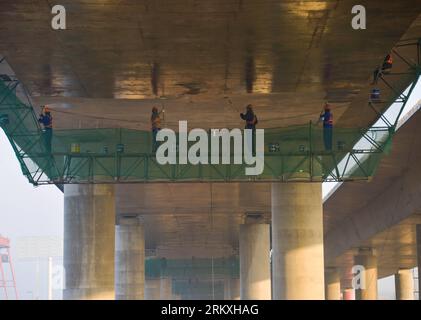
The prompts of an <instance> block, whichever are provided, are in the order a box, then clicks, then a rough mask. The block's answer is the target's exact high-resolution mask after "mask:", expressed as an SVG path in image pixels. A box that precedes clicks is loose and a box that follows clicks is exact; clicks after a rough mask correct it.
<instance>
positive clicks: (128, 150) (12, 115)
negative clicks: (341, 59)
mask: <svg viewBox="0 0 421 320" xmlns="http://www.w3.org/2000/svg"><path fill="white" fill-rule="evenodd" d="M408 45H409V44H408ZM414 45H416V48H417V54H418V56H419V50H420V42H419V41H418V42H416V43H414ZM399 57H400V58H402V59H404V61H405V63H406V64H407V65H408V71H407V72H405V77H406V79H407V78H408V77H410V79H411V81H412V82H411V85H410V87H409V89H408V90H407V92H406V93H403V92H402V90H400V91H398V90H397V89H395V88H394V87H393V85H391V84H390V83H389V82H387V80H386V77H388V76H394V75H386V74H384V75H381V77H380V78H381V79H382V81H383V82H384V83H386V84H387V87H389V88H390V90H391V94H392V96H393V98H394V99H393V101H390V104H392V103H400V104H401V107H400V108H401V109H400V110H399V112H398V115H397V118H396V121H390V120H387V119H384V126H375V127H374V126H373V127H371V128H339V127H335V128H334V129H333V138H332V148H331V149H329V150H326V148H325V144H324V139H323V134H324V133H323V128H322V127H321V126H318V125H315V124H313V123H309V124H306V125H301V126H293V127H284V128H275V129H265V133H264V143H265V145H264V169H263V172H262V173H261V174H259V175H253V176H252V175H246V174H245V168H246V167H250V166H249V165H246V164H234V161H233V160H232V159H231V161H230V163H231V164H210V163H211V161H210V159H209V161H208V163H209V164H200V163H199V164H196V165H193V164H165V165H162V164H159V163H158V161H157V159H156V155H155V153H153V152H152V135H151V133H150V132H148V131H140V130H130V129H124V128H98V129H97V128H95V129H71V130H70V129H69V130H54V134H53V138H52V142H51V150H50V147H49V146H48V145H47V144H46V139H45V136H44V133H43V130H42V129H41V127H40V125H39V123H38V120H37V117H36V114H35V111H34V108H33V107H32V105H31V102H30V99H29V97H28V98H27V102H23V99H22V92H23V93H24V94H26V90H24V89H22V87H21V84H20V82H19V81H18V80H17V79H15V78H10V77H9V78H8V77H2V79H1V80H0V126H1V128H2V129H3V131H4V132H5V134H6V136H7V138H8V139H9V141H10V143H11V145H12V148H13V150H14V152H15V154H16V157H17V159H18V161H19V163H20V166H21V169H22V172H23V174H24V175H25V176H26V177H27V179H28V180H29V182H30V183H32V184H34V185H42V184H57V185H62V184H72V183H77V184H83V183H89V184H92V183H140V182H207V181H211V182H248V181H254V182H277V181H279V182H289V181H298V182H314V181H320V182H322V181H337V182H344V181H352V180H368V179H370V178H371V177H373V175H374V174H375V171H376V168H377V166H378V165H379V162H380V160H381V158H382V156H383V155H384V154H386V153H387V152H388V151H389V150H390V146H391V142H392V137H393V135H394V133H395V128H396V124H397V120H398V118H399V116H400V114H401V112H402V110H403V108H404V107H405V105H406V103H407V101H408V99H409V96H410V95H411V93H412V90H413V89H414V87H415V85H416V83H417V81H418V78H419V75H420V67H419V58H418V60H416V61H417V62H414V63H412V62H413V61H414V60H411V61H412V62H408V60H407V59H405V58H403V57H401V56H399ZM19 88H21V94H19V93H18V90H19ZM390 104H389V105H390ZM369 105H370V106H371V107H372V108H373V110H375V111H376V112H378V118H379V119H382V117H383V115H382V112H380V111H378V110H377V109H376V108H375V105H374V103H372V101H370V102H369ZM209 135H210V132H209ZM208 140H209V141H210V139H208ZM231 150H233V148H231ZM233 156H234V155H233V154H232V153H231V158H233ZM209 158H210V155H209Z"/></svg>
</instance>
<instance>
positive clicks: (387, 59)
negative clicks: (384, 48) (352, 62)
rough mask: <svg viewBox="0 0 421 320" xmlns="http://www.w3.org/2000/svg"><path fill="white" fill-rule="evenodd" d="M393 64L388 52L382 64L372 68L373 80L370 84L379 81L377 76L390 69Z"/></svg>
mask: <svg viewBox="0 0 421 320" xmlns="http://www.w3.org/2000/svg"><path fill="white" fill-rule="evenodd" d="M392 66H393V58H392V55H391V54H390V53H389V54H388V55H387V56H386V57H385V58H384V60H383V65H382V66H381V68H380V67H379V68H377V69H376V70H374V74H373V82H372V83H371V84H377V82H378V81H379V77H380V76H381V75H382V74H383V72H384V71H386V70H389V69H392Z"/></svg>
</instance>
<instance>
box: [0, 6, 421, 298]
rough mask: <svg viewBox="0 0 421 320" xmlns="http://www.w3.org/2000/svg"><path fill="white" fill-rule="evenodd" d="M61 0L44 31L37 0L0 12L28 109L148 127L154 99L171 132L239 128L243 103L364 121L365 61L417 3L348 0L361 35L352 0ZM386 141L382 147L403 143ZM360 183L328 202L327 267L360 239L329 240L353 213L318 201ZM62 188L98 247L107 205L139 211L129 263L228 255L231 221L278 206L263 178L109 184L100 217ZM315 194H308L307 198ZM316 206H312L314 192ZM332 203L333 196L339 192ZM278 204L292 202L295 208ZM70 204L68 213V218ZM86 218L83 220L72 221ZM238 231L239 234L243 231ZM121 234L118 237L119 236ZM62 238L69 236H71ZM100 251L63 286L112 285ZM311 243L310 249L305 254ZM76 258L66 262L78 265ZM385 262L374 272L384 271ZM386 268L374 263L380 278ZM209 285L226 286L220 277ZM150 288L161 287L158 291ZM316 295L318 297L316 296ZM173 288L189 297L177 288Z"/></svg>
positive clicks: (412, 22) (406, 27)
mask: <svg viewBox="0 0 421 320" xmlns="http://www.w3.org/2000/svg"><path fill="white" fill-rule="evenodd" d="M61 4H62V5H64V6H65V7H66V9H67V26H68V29H67V30H64V31H53V30H51V28H50V20H51V14H50V8H49V7H48V3H47V2H44V1H39V2H38V1H35V2H28V1H19V2H10V1H2V2H1V5H2V10H1V12H0V39H1V41H0V53H1V54H2V55H3V56H5V58H6V60H7V62H8V63H9V64H10V65H11V67H12V68H13V70H14V71H15V73H16V75H17V77H18V78H19V79H20V80H21V81H22V82H23V83H24V84H25V86H26V87H27V88H28V90H29V92H30V94H31V96H32V98H33V100H34V102H35V104H36V105H41V104H48V105H49V106H50V107H51V109H52V110H53V115H54V119H55V126H56V128H60V129H71V128H103V127H124V128H132V129H146V130H148V129H149V116H150V110H151V107H152V106H153V105H158V106H160V107H164V108H165V111H166V112H165V118H164V121H163V124H164V125H165V126H166V127H170V128H177V126H178V120H187V121H188V122H189V127H190V128H194V127H200V128H219V127H227V128H234V127H240V128H241V127H243V125H244V124H243V123H242V122H241V120H240V119H239V112H241V111H243V109H244V106H245V105H246V104H248V103H252V104H253V105H254V108H255V111H256V113H257V115H258V117H259V127H261V128H273V127H284V126H290V125H297V124H305V123H308V122H309V121H310V120H313V121H315V120H317V118H318V115H319V113H320V111H321V109H322V105H323V103H324V102H325V101H326V100H328V101H330V102H331V103H332V104H333V106H334V109H333V112H334V116H335V123H336V125H338V126H345V127H359V126H369V125H370V124H371V123H373V122H374V121H375V120H376V118H377V115H376V114H375V113H374V112H373V111H372V110H371V109H370V108H369V107H368V106H367V103H366V102H367V96H368V94H369V91H370V90H371V87H370V86H369V83H370V82H371V77H372V72H373V69H374V68H375V67H376V66H378V65H379V64H380V63H381V62H382V61H383V58H384V56H385V54H387V53H388V52H389V50H390V49H391V48H392V47H393V46H394V45H395V44H396V43H397V42H398V41H399V40H400V39H412V38H419V37H420V36H421V31H420V28H419V26H420V19H419V18H418V19H417V17H418V15H419V13H420V11H421V4H420V2H419V1H415V0H406V1H399V2H390V3H387V5H386V4H385V3H384V1H380V0H378V1H377V0H376V1H360V2H359V3H358V4H361V5H364V6H365V7H366V9H367V26H368V28H367V29H366V30H362V31H355V30H353V29H352V28H351V19H352V15H351V8H352V6H353V5H354V4H355V3H354V1H350V0H345V1H301V2H299V3H297V2H296V1H260V0H254V1H241V0H229V1H226V0H224V1H212V2H206V3H205V2H198V1H193V0H189V1H187V0H183V1H144V2H134V1H119V2H112V1H102V2H97V1H75V0H72V1H70V0H69V1H62V2H61ZM403 50H404V51H405V49H403ZM395 61H396V63H395V65H394V71H395V70H396V72H399V71H400V70H403V69H404V68H405V65H404V63H403V62H402V61H399V59H396V58H395ZM392 83H393V84H394V85H396V86H398V87H399V88H400V89H403V88H405V87H406V86H407V85H408V84H409V80H408V79H406V78H405V77H397V78H396V80H392ZM379 87H380V88H381V89H382V91H383V92H384V98H385V100H387V98H389V97H390V96H392V94H391V93H388V91H387V90H386V89H385V88H384V86H383V85H379ZM386 106H387V105H386V104H384V105H380V106H379V108H380V109H384V108H385V107H386ZM403 132H405V128H404V129H403ZM402 135H404V133H402V134H399V135H398V136H397V138H396V141H398V140H399V139H400V136H402ZM396 141H395V143H394V150H395V148H401V147H402V145H399V144H398V145H397V143H396ZM396 145H397V146H396ZM405 146H406V145H405ZM402 148H403V147H402ZM405 150H406V149H405ZM405 150H404V151H405ZM404 151H403V152H404ZM393 152H395V151H393ZM392 156H393V155H392ZM392 156H391V157H392ZM385 161H386V162H387V161H388V158H387V159H385ZM383 174H385V173H383ZM382 179H383V178H382V169H380V170H379V179H378V180H375V181H374V182H372V183H373V186H376V181H381V182H382V183H386V182H384V181H383V180H382ZM382 183H380V184H382ZM377 184H379V183H377ZM382 185H383V184H382ZM359 186H361V184H358V185H357V184H356V185H355V186H354V185H349V186H348V185H346V186H344V187H343V189H342V190H340V192H339V193H338V195H337V196H336V195H335V197H333V198H331V199H330V200H329V202H328V204H327V206H328V207H327V208H328V209H327V213H326V214H325V215H324V223H325V236H326V237H327V238H326V240H325V246H327V247H326V248H325V252H326V257H327V258H326V259H327V260H326V264H335V265H336V264H338V265H339V263H340V262H336V260H335V258H336V257H337V256H339V255H342V254H344V252H345V251H346V250H348V249H349V248H348V247H349V245H352V246H354V243H356V244H355V245H360V243H359V242H358V243H357V242H356V241H351V240H350V242H349V243H348V242H347V243H344V244H341V245H340V246H338V247H334V248H333V247H332V248H330V246H331V245H333V244H336V243H337V242H330V240H329V239H334V241H337V238H336V237H335V236H332V237H333V238H329V237H330V234H333V233H334V232H335V228H334V226H335V223H336V222H337V221H339V220H338V219H339V216H338V215H340V217H343V218H344V219H345V218H346V217H347V214H350V212H351V211H347V212H345V213H343V214H342V213H337V212H338V211H339V210H338V209H337V207H335V206H334V205H333V204H332V205H331V204H330V203H334V202H333V201H336V200H335V199H341V198H340V197H341V194H343V192H345V193H346V192H347V191H346V190H347V189H348V188H352V189H355V188H357V189H358V188H359ZM364 186H365V185H364ZM373 188H374V187H373ZM68 190H69V191H68V192H67V195H66V194H65V196H66V197H68V198H67V199H68V200H66V201H68V202H67V203H68V208H69V209H68V213H69V215H68V218H67V220H65V221H67V222H65V223H67V224H68V225H69V226H72V228H73V227H75V228H76V229H71V228H70V227H69V229H68V230H69V232H70V231H72V230H73V231H75V230H77V232H88V234H89V235H93V234H99V235H98V237H99V239H101V241H104V243H113V242H114V233H112V232H113V231H112V230H111V229H107V228H108V227H109V226H108V224H107V227H106V228H105V229H101V223H100V222H104V221H108V222H110V221H112V224H113V225H114V219H115V217H113V213H112V212H110V211H109V210H108V209H107V208H110V207H114V206H115V213H116V216H117V219H116V220H117V223H119V222H118V219H119V217H121V216H140V217H141V222H142V224H143V225H144V230H143V231H141V230H140V229H139V230H138V231H137V232H139V233H142V232H144V235H142V234H139V239H141V238H142V237H143V239H144V241H145V248H146V251H145V252H144V253H143V255H142V253H141V250H140V249H139V248H130V250H131V251H130V252H135V253H136V257H137V259H140V260H136V261H142V259H144V255H146V256H147V257H148V256H155V257H158V258H162V257H165V258H167V259H183V258H184V259H186V258H191V257H197V258H212V259H214V258H221V257H230V256H233V255H234V256H236V255H238V251H239V247H240V243H239V242H240V241H239V238H240V227H239V225H240V224H247V219H248V218H250V215H251V216H255V217H258V219H259V224H265V223H268V222H270V221H271V219H272V217H271V214H273V212H272V211H273V207H274V206H275V207H276V206H282V205H283V204H282V203H281V204H279V203H275V204H273V203H271V201H272V200H271V198H272V199H273V198H274V197H273V195H271V185H270V184H263V183H261V184H247V183H244V184H238V183H237V184H234V183H232V184H211V183H202V184H160V185H154V184H136V185H135V184H133V185H124V186H123V185H121V186H120V185H117V186H116V187H115V190H114V191H113V192H114V193H113V194H112V196H113V197H114V195H115V197H114V198H113V200H111V201H110V200H109V199H108V198H107V195H108V196H110V195H111V193H109V192H110V191H109V190H108V189H105V188H104V189H98V190H97V189H95V190H94V191H92V194H97V195H98V197H100V198H101V197H102V198H104V199H108V200H104V201H110V202H107V203H108V206H105V208H103V209H101V210H102V211H101V212H97V211H96V210H99V209H98V206H96V202H95V201H96V200H94V201H93V203H91V202H89V201H90V200H86V201H88V202H87V203H88V204H89V208H91V210H90V209H86V208H83V209H80V207H78V203H83V201H79V200H80V199H82V200H83V199H85V198H83V197H84V196H86V194H87V193H85V192H88V191H89V190H88V191H87V190H85V189H83V188H81V189H75V188H70V189H68ZM277 191H278V192H279V194H281V195H285V194H288V190H277ZM89 192H90V191H89ZM296 192H297V193H299V192H300V191H299V190H296ZM317 192H318V191H317V190H316V191H314V192H313V191H312V192H311V194H316V196H317V195H318V193H317ZM72 197H76V198H72ZM280 198H282V197H281V196H280ZM74 199H76V200H75V201H73V200H74ZM86 199H88V198H86ZM89 199H90V198H89ZM282 199H284V198H282ZM353 199H354V197H353ZM284 201H285V202H288V200H287V199H284ZM309 201H312V198H310V200H309ZM315 201H316V202H318V201H319V202H320V201H321V199H320V197H319V198H318V199H316V200H315ZM101 203H102V202H101ZM320 203H321V202H320ZM338 203H342V202H341V201H339V200H338ZM288 205H289V206H291V207H293V206H294V203H292V202H291V203H288ZM330 206H332V208H334V209H330ZM338 206H339V205H338ZM78 208H79V209H78ZM325 208H326V205H325ZM350 208H351V207H350ZM355 209H357V208H355ZM84 210H86V213H87V214H86V215H84V212H85V211H84ZM309 210H310V209H309ZM75 211H77V212H78V215H73V212H75ZM316 211H317V210H316ZM104 212H105V213H104ZM320 212H321V210H320ZM332 212H335V213H332ZM413 213H414V212H412V213H411V214H413ZM79 214H80V215H79ZM281 218H282V217H281ZM286 220H287V219H285V220H282V221H286ZM399 221H400V220H399ZM393 222H395V220H394V221H393ZM396 222H398V220H396ZM85 223H86V229H84V228H82V229H83V230H82V229H80V228H79V229H78V228H77V226H81V225H84V224H85ZM338 223H339V222H338ZM104 224H105V222H104ZM92 226H94V227H92ZM91 227H92V229H90V228H91ZM291 228H292V229H294V226H292V227H291ZM98 230H99V231H98ZM273 230H274V229H272V231H273ZM320 230H321V229H320V228H319V230H318V231H320ZM377 231H378V232H380V231H383V230H376V232H377ZM247 232H248V231H247V230H246V231H244V234H246V235H249V233H247ZM111 233H112V235H111ZM263 233H264V234H266V231H264V232H263ZM316 233H317V232H316ZM397 233H399V232H397ZM122 234H123V235H127V232H126V233H124V232H123V233H122ZM82 235H83V234H82ZM68 236H69V237H70V238H71V235H70V233H69V235H68ZM369 236H371V234H370V235H369ZM70 238H69V239H70ZM83 239H84V241H85V240H86V242H82V241H81V245H80V247H78V248H76V247H72V246H69V247H67V248H68V249H65V250H67V253H68V254H69V255H71V254H76V255H77V252H79V251H77V250H84V249H83V248H85V247H86V246H87V247H89V248H91V249H92V252H97V251H95V249H98V250H99V249H100V245H101V241H91V240H92V239H90V238H89V237H87V238H83ZM245 239H249V240H248V241H249V242H250V243H258V244H259V246H261V247H259V248H264V249H267V248H266V247H267V246H268V243H269V240H267V241H266V242H265V241H261V239H260V238H255V239H253V238H252V237H251V238H247V237H245ZM367 239H368V238H367ZM65 240H66V236H65ZM364 240H366V239H364ZM119 241H120V240H119ZM121 241H122V240H121ZM93 243H94V244H93ZM84 246H85V247H84ZM111 249H113V248H111ZM111 249H109V248H108V249H107V250H106V252H105V253H104V254H103V255H102V256H101V259H102V260H101V261H102V262H103V263H104V264H103V265H102V266H101V267H99V268H93V267H92V269H89V272H88V273H86V274H85V273H84V274H83V277H81V275H80V274H79V273H77V272H76V271H75V273H74V274H73V275H74V278H73V279H74V281H75V282H74V283H77V285H78V286H79V287H82V286H83V285H86V286H87V287H89V286H90V284H89V283H88V282H84V281H87V279H88V280H89V279H90V278H89V277H93V276H92V275H96V274H97V273H96V272H99V273H100V274H101V275H104V274H105V275H106V276H105V277H106V278H107V279H105V278H104V279H102V278H101V279H98V283H96V284H95V285H96V286H97V287H101V288H105V289H104V290H103V291H101V292H99V293H98V292H97V291H95V288H91V287H89V288H88V289H89V290H85V289H84V290H85V293H84V295H85V296H86V297H88V296H89V297H91V298H98V297H99V298H103V297H110V292H111V291H113V288H112V283H111V282H110V274H112V273H113V271H114V269H113V267H112V268H111V267H109V268H108V267H107V266H109V265H110V263H112V261H113V258H114V251H112V250H111ZM73 250H74V251H73ZM127 250H128V249H127ZM279 250H284V249H283V248H279ZM338 250H342V251H338ZM257 251H258V250H257ZM319 251H320V250H318V249H317V252H316V253H315V254H316V255H317V254H319V253H320V252H319ZM69 252H70V253H69ZM118 254H119V253H118ZM65 255H66V252H65ZM121 256H122V257H124V254H122V255H121ZM142 257H143V258H142ZM341 261H342V260H341ZM412 261H413V260H411V262H410V263H409V262H408V265H410V264H411V263H412ZM88 262H89V261H88ZM91 262H92V261H91ZM84 266H85V265H84ZM84 266H82V267H81V265H79V266H78V267H77V268H79V269H77V268H76V269H77V270H79V271H80V268H82V269H83V267H84ZM102 267H103V268H104V269H101V268H102ZM247 267H249V268H253V267H254V266H253V265H250V266H247ZM388 268H389V267H387V268H386V267H385V270H386V269H387V270H390V268H389V269H388ZM391 268H392V269H393V268H395V266H394V265H393V266H392V267H391ZM72 270H73V269H72ZM253 270H254V269H253ZM380 270H383V269H380ZM259 271H260V270H259ZM130 272H138V273H141V272H142V271H141V270H137V269H136V270H134V271H133V270H130ZM265 272H266V270H265ZM265 272H262V274H259V276H261V277H262V279H266V278H265V277H266V273H265ZM389 272H390V271H384V272H383V271H380V274H381V275H383V274H389ZM82 273H83V272H82ZM263 273H264V274H263ZM294 276H296V275H294ZM84 277H86V278H84ZM187 278H188V279H187V280H186V277H184V278H183V279H173V280H174V281H173V285H176V283H177V281H185V280H186V281H188V282H189V286H190V288H192V284H191V282H192V281H193V282H194V281H199V282H203V287H205V288H209V283H210V281H211V280H212V275H210V274H209V276H207V277H206V276H203V277H202V278H201V279H199V280H197V279H196V277H195V275H192V277H187ZM144 280H145V279H144ZM151 280H152V281H153V280H154V279H146V280H145V281H144V282H145V283H146V284H145V283H143V284H144V287H145V288H155V289H156V288H157V284H154V283H152V282H149V283H148V281H151ZM259 280H261V279H257V280H256V281H255V282H256V283H259V286H260V285H261V286H260V287H259V290H262V291H265V294H264V295H263V297H264V298H266V297H267V283H266V282H265V283H263V284H262V283H261V282H259ZM139 281H140V280H139ZM218 281H225V282H224V283H225V284H226V283H227V280H226V279H225V280H224V279H218ZM250 281H251V280H250ZM263 282H264V281H263ZM218 283H219V282H218ZM218 285H219V284H218ZM159 286H160V292H163V291H165V290H167V289H165V290H164V289H163V288H162V287H161V284H160V285H159ZM197 287H200V285H197ZM227 287H228V286H227V285H225V288H227ZM229 287H230V288H233V290H232V291H233V292H234V291H235V292H236V293H235V294H234V293H229V294H226V295H225V297H231V298H232V297H236V296H238V293H237V292H238V291H239V290H240V289H239V288H238V284H232V286H229ZM218 288H219V287H218ZM234 288H236V289H235V290H234ZM155 289H150V290H149V289H148V290H149V291H148V290H146V291H147V292H149V293H148V294H149V296H148V297H149V298H151V297H152V298H153V297H155V298H156V297H158V295H156V290H155ZM154 290H155V291H154ZM206 290H207V289H206ZM206 290H205V292H207V294H208V295H206V294H204V293H203V290H202V291H200V290H199V291H200V295H199V296H200V297H211V296H210V293H209V290H208V291H206ZM213 290H215V287H214V288H213ZM218 290H222V289H218ZM146 291H145V294H146ZM167 291H168V290H167ZM173 291H174V290H173ZM275 291H276V290H275ZM153 292H155V293H153ZM218 292H219V293H218V294H221V293H220V291H218ZM241 292H242V294H243V295H244V294H245V293H247V292H248V291H247V290H246V289H245V288H241ZM72 294H73V293H71V292H70V293H69V295H68V297H70V298H71V297H74V296H72ZM148 294H146V295H148ZM154 294H155V295H154ZM288 294H291V295H290V296H288ZM274 295H275V297H278V298H279V297H281V298H282V297H292V298H294V295H293V294H292V293H291V292H290V293H285V292H275V293H274ZM321 296H322V295H320V294H318V295H317V298H320V297H321ZM79 297H80V295H79ZM138 297H140V296H138ZM148 297H146V296H145V298H148ZM160 297H161V298H163V297H164V296H162V295H161V296H160ZM181 297H182V298H188V297H191V295H190V296H189V295H188V294H187V293H186V294H185V295H184V296H183V295H181ZM261 297H262V296H258V297H257V298H261ZM252 298H256V297H252ZM304 298H307V297H306V296H304Z"/></svg>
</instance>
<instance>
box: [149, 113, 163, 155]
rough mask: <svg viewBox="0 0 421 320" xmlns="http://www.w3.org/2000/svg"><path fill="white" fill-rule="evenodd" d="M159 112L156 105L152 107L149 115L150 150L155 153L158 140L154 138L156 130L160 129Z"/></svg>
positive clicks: (156, 133)
mask: <svg viewBox="0 0 421 320" xmlns="http://www.w3.org/2000/svg"><path fill="white" fill-rule="evenodd" d="M162 112H164V110H162V111H161V112H159V111H158V108H157V107H153V108H152V115H151V127H152V152H153V153H155V152H156V150H158V146H159V145H158V141H157V140H156V136H157V135H158V131H159V130H161V117H160V116H161V113H162Z"/></svg>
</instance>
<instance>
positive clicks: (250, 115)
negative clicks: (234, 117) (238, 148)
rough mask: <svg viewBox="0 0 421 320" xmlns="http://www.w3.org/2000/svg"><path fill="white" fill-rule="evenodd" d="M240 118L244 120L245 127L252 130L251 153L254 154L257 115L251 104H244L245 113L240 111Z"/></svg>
mask: <svg viewBox="0 0 421 320" xmlns="http://www.w3.org/2000/svg"><path fill="white" fill-rule="evenodd" d="M240 117H241V119H243V120H245V121H246V125H245V127H244V128H245V129H251V130H253V131H252V141H251V143H252V154H253V155H255V154H256V124H257V122H258V121H257V117H256V115H255V113H254V111H253V106H252V105H251V104H248V105H247V106H246V113H240Z"/></svg>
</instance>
